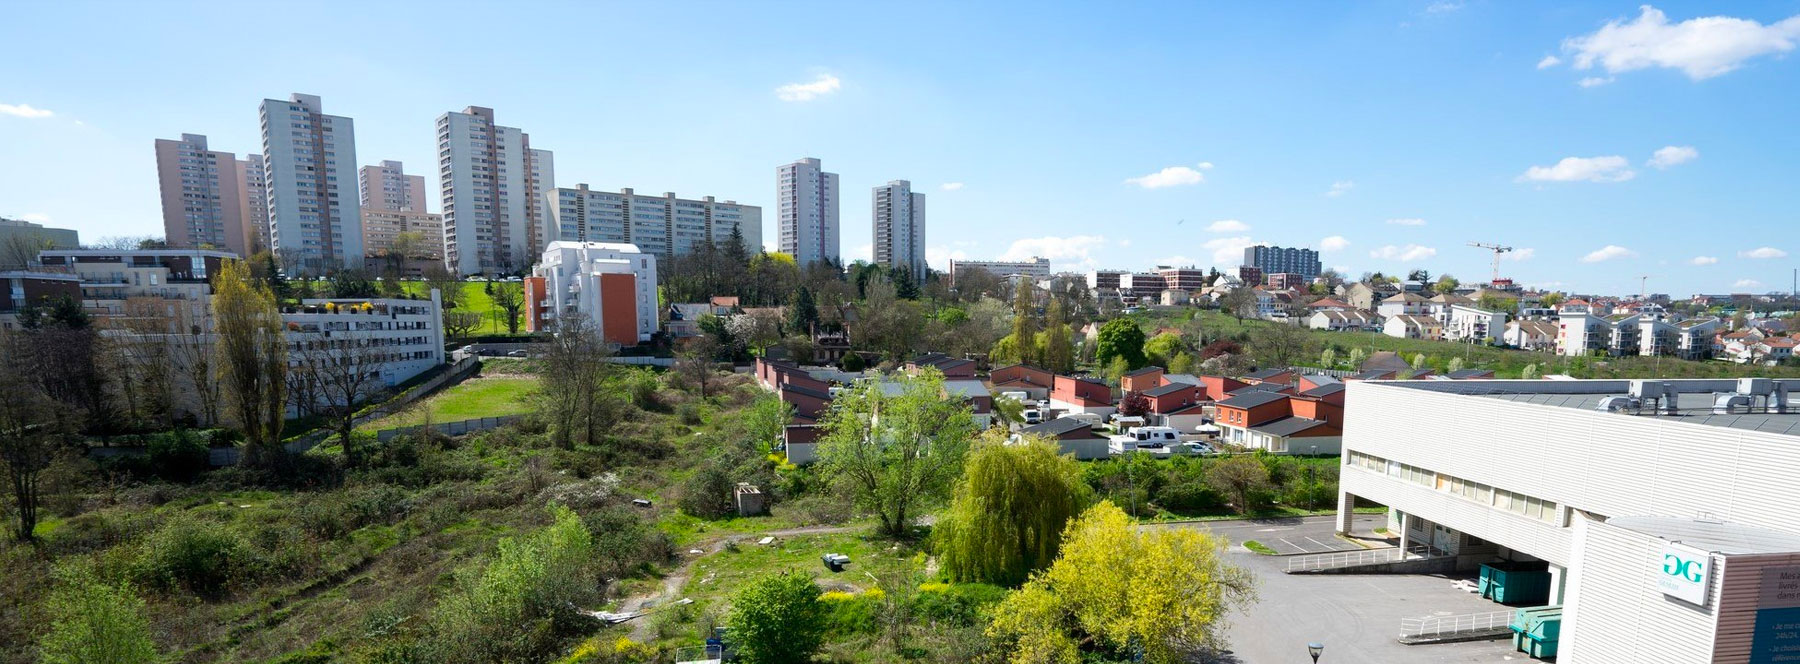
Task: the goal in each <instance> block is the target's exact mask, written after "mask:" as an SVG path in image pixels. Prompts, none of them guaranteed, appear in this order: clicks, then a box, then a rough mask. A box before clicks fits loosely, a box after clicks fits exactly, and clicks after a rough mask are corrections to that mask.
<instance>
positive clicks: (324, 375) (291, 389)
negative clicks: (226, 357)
mask: <svg viewBox="0 0 1800 664" xmlns="http://www.w3.org/2000/svg"><path fill="white" fill-rule="evenodd" d="M382 341H383V340H382V339H380V338H376V337H371V336H368V335H365V334H357V333H355V332H336V333H332V336H330V337H327V338H322V339H309V340H306V341H302V342H300V343H299V344H298V348H296V349H295V351H294V353H293V356H292V357H293V360H292V362H290V366H291V368H290V369H289V370H288V379H287V382H288V393H289V400H290V401H292V402H293V404H294V408H295V410H297V411H299V412H302V413H306V414H310V415H317V416H320V417H323V418H325V419H327V420H329V421H330V422H331V426H332V429H333V430H335V431H337V434H338V440H339V441H340V442H342V443H343V446H344V461H345V462H346V463H347V464H348V465H350V466H356V465H357V463H358V460H359V459H358V456H357V455H358V451H357V449H356V445H355V443H354V441H353V440H352V436H351V433H353V432H355V430H356V411H357V409H358V408H359V407H361V406H362V405H363V404H366V403H369V402H370V401H371V400H373V399H375V398H376V397H379V396H380V395H381V394H382V393H384V392H386V391H387V384H386V383H385V382H384V381H382V379H381V365H382V362H383V360H384V359H385V356H386V351H384V350H383V348H382V345H381V342H382Z"/></svg>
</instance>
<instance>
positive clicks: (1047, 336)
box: [1038, 297, 1075, 373]
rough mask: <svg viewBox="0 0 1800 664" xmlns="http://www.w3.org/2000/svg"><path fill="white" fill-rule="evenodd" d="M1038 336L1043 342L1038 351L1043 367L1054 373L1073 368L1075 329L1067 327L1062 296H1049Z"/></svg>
mask: <svg viewBox="0 0 1800 664" xmlns="http://www.w3.org/2000/svg"><path fill="white" fill-rule="evenodd" d="M1038 337H1039V338H1040V339H1042V340H1043V342H1044V343H1043V347H1042V348H1040V349H1039V351H1038V359H1039V360H1040V361H1042V362H1043V368H1045V369H1048V370H1050V371H1054V372H1056V373H1068V372H1070V371H1074V370H1075V331H1074V330H1072V329H1070V327H1069V321H1068V316H1067V315H1066V312H1065V311H1064V308H1063V303H1062V298H1056V297H1052V298H1050V305H1049V307H1048V308H1047V310H1046V313H1045V321H1044V331H1043V332H1042V333H1040V334H1038Z"/></svg>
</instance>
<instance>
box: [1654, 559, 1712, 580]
mask: <svg viewBox="0 0 1800 664" xmlns="http://www.w3.org/2000/svg"><path fill="white" fill-rule="evenodd" d="M1702 564H1703V563H1701V562H1700V561H1698V560H1682V559H1681V557H1680V556H1677V555H1675V554H1672V553H1668V554H1663V573H1664V574H1667V575H1669V576H1678V577H1681V578H1683V579H1687V580H1689V581H1693V582H1696V583H1698V582H1699V581H1700V570H1701V569H1703V568H1702Z"/></svg>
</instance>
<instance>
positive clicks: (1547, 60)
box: [1537, 55, 1562, 69]
mask: <svg viewBox="0 0 1800 664" xmlns="http://www.w3.org/2000/svg"><path fill="white" fill-rule="evenodd" d="M1560 64H1562V58H1559V57H1556V56H1554V55H1546V56H1544V59H1542V60H1539V61H1538V65H1537V68H1538V69H1549V68H1551V67H1555V66H1557V65H1560Z"/></svg>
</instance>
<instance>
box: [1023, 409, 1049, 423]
mask: <svg viewBox="0 0 1800 664" xmlns="http://www.w3.org/2000/svg"><path fill="white" fill-rule="evenodd" d="M1024 415H1025V423H1026V424H1037V423H1039V422H1042V421H1044V413H1043V412H1042V411H1039V410H1038V409H1036V408H1027V409H1025V413H1024Z"/></svg>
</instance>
